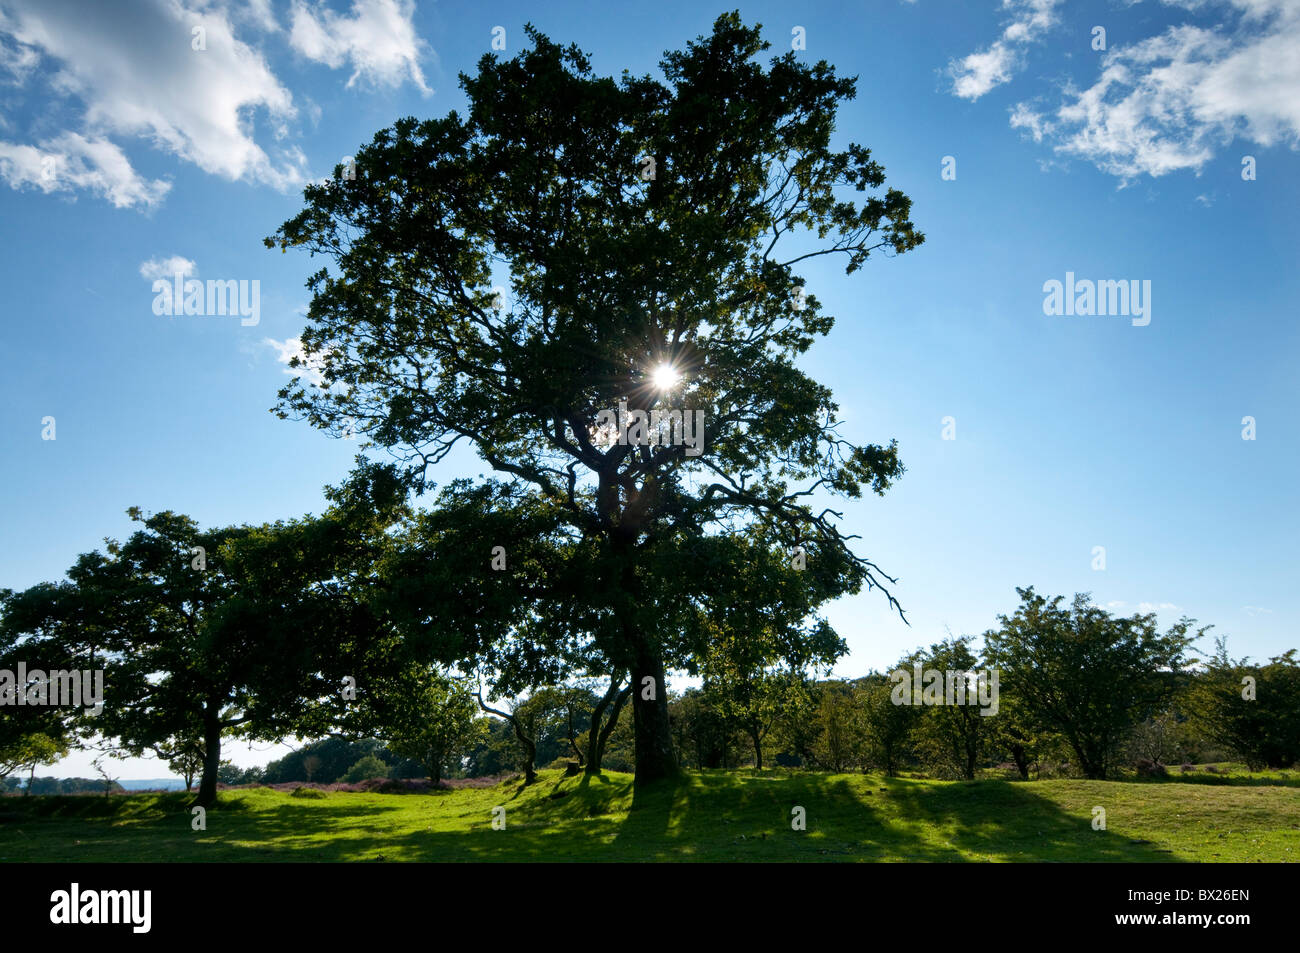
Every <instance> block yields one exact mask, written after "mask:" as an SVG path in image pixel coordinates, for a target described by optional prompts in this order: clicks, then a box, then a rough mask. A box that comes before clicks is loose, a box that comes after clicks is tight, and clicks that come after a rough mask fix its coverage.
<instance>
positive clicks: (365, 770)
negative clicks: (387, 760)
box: [343, 754, 388, 784]
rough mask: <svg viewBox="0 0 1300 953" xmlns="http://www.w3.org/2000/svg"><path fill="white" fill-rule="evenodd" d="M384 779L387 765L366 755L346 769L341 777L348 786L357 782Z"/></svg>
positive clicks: (370, 755)
mask: <svg viewBox="0 0 1300 953" xmlns="http://www.w3.org/2000/svg"><path fill="white" fill-rule="evenodd" d="M386 777H388V765H386V764H384V762H383V760H382V759H381V758H379V757H377V756H376V755H373V754H368V755H366V756H365V757H363V758H360V759H359V760H358V761H357V762H356V764H354V765H352V767H350V768H348V770H347V771H346V772H345V773H344V775H343V780H344V782H346V783H348V784H356V783H357V782H358V781H369V780H370V779H371V778H386Z"/></svg>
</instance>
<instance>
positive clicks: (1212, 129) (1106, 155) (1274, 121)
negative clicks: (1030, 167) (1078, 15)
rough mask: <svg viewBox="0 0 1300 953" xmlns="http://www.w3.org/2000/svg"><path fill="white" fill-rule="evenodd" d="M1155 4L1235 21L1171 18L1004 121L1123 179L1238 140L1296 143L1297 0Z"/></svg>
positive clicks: (1207, 155)
mask: <svg viewBox="0 0 1300 953" xmlns="http://www.w3.org/2000/svg"><path fill="white" fill-rule="evenodd" d="M1165 3H1166V5H1167V6H1177V7H1183V8H1186V9H1197V10H1199V11H1200V12H1201V13H1202V14H1204V13H1205V11H1206V10H1207V9H1217V10H1219V11H1221V12H1223V13H1225V14H1227V15H1228V19H1234V18H1235V20H1236V22H1235V24H1225V23H1220V24H1217V25H1214V26H1208V27H1207V26H1198V25H1192V24H1180V25H1177V26H1172V27H1170V28H1169V29H1167V30H1166V31H1165V32H1164V33H1162V34H1160V35H1158V36H1152V37H1148V38H1145V39H1142V40H1139V41H1138V42H1136V43H1133V44H1131V45H1127V46H1123V47H1118V48H1115V49H1113V50H1111V51H1110V52H1109V53H1107V54H1106V55H1105V56H1104V57H1102V59H1101V62H1100V72H1099V75H1098V77H1097V79H1096V80H1095V82H1093V84H1092V85H1091V86H1089V87H1087V88H1086V89H1082V90H1079V89H1076V88H1074V87H1070V86H1067V87H1066V88H1065V89H1064V90H1063V91H1062V96H1061V101H1060V103H1059V104H1058V105H1057V106H1056V107H1055V108H1054V109H1050V108H1049V109H1047V110H1039V109H1034V108H1032V107H1031V106H1030V105H1028V104H1027V103H1019V104H1017V106H1016V107H1015V108H1014V109H1013V110H1012V113H1011V125H1012V126H1013V127H1014V128H1019V129H1023V130H1025V131H1026V133H1027V134H1028V135H1029V136H1031V137H1032V138H1033V139H1034V141H1035V142H1042V141H1045V140H1046V141H1047V142H1049V143H1050V145H1051V146H1052V148H1053V149H1054V151H1056V152H1057V153H1058V154H1061V155H1064V156H1068V157H1076V158H1080V159H1084V160H1086V161H1089V162H1092V163H1093V164H1095V165H1096V166H1097V167H1098V168H1100V169H1102V170H1103V171H1105V172H1108V173H1111V174H1113V175H1115V176H1118V177H1120V178H1122V179H1124V180H1126V181H1127V180H1129V179H1132V178H1134V177H1137V176H1139V175H1144V174H1145V175H1150V176H1153V177H1154V176H1161V175H1165V174H1167V173H1170V172H1175V171H1179V170H1194V171H1195V170H1199V169H1200V168H1201V167H1203V166H1204V165H1205V164H1206V163H1207V162H1209V161H1210V160H1211V159H1212V158H1213V157H1214V156H1215V154H1216V153H1217V152H1218V151H1219V150H1220V149H1222V148H1223V147H1225V146H1227V145H1228V144H1229V143H1231V142H1233V141H1234V140H1238V139H1240V140H1244V141H1246V142H1248V143H1253V144H1255V145H1258V146H1261V147H1269V146H1273V145H1277V144H1285V145H1289V146H1291V147H1292V148H1296V147H1297V146H1298V145H1300V54H1298V53H1297V51H1298V50H1300V3H1298V2H1296V0H1165ZM1234 15H1235V17H1234Z"/></svg>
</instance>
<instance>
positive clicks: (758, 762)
mask: <svg viewBox="0 0 1300 953" xmlns="http://www.w3.org/2000/svg"><path fill="white" fill-rule="evenodd" d="M749 737H750V738H751V739H753V742H754V767H755V768H757V769H758V770H759V771H762V770H763V739H762V738H760V737H759V736H758V727H757V726H751V727H750V729H749Z"/></svg>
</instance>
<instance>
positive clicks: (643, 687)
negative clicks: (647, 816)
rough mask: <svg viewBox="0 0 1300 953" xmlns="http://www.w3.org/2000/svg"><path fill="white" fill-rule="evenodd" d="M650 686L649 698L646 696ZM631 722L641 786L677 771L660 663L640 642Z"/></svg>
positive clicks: (662, 668)
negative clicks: (651, 694)
mask: <svg viewBox="0 0 1300 953" xmlns="http://www.w3.org/2000/svg"><path fill="white" fill-rule="evenodd" d="M651 686H653V689H654V691H653V696H654V697H653V698H647V697H646V696H647V694H648V693H650V689H651ZM631 688H632V724H633V726H634V729H635V732H636V777H635V778H634V780H633V784H635V785H636V786H637V787H641V786H643V785H646V784H651V783H653V782H655V781H660V780H662V779H664V778H671V777H674V776H675V775H676V774H677V759H676V758H675V757H674V756H673V739H672V731H671V729H670V727H669V723H668V692H667V688H666V686H665V685H664V663H663V659H662V658H660V656H659V654H658V653H656V652H652V651H651V650H650V649H649V648H648V647H647V646H646V645H645V644H644V643H642V644H640V645H638V646H637V650H636V659H635V661H634V662H633V663H632V685H631Z"/></svg>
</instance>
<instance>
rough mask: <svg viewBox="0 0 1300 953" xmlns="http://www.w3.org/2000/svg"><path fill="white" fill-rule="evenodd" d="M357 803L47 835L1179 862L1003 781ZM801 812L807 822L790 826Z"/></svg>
mask: <svg viewBox="0 0 1300 953" xmlns="http://www.w3.org/2000/svg"><path fill="white" fill-rule="evenodd" d="M512 795H513V796H512ZM355 797H356V798H357V799H356V800H354V799H353V798H354V796H352V795H333V796H331V797H330V798H328V799H326V800H306V799H304V800H303V801H301V803H291V802H285V801H274V802H266V803H262V804H258V803H256V802H255V801H254V802H252V803H241V802H240V801H233V802H230V803H228V804H221V803H219V804H218V805H217V807H216V808H214V809H213V810H210V811H209V812H208V818H207V821H208V824H207V830H206V831H201V832H191V830H190V825H189V817H188V810H186V811H184V812H183V813H181V812H174V811H173V812H168V813H167V814H166V815H164V816H158V817H155V818H151V819H147V820H146V819H144V818H141V820H140V822H139V823H134V822H133V823H130V824H121V823H117V822H113V821H110V820H108V819H104V820H100V819H91V818H85V819H82V818H69V819H68V820H67V822H64V823H57V824H55V825H54V826H52V827H50V828H48V829H47V831H46V833H47V834H50V835H54V836H56V837H58V838H59V839H60V840H62V839H64V838H71V837H73V836H75V837H77V838H78V839H80V840H82V846H80V847H78V848H77V850H75V851H74V850H71V849H69V850H68V851H67V852H66V853H67V855H68V859H82V860H153V861H157V860H177V861H208V862H222V861H314V862H334V861H381V860H382V861H519V862H529V861H624V862H644V861H721V862H730V861H741V862H755V861H757V862H790V861H878V860H889V861H898V860H910V861H949V862H963V861H972V860H976V861H979V860H1000V861H1094V862H1153V861H1154V862H1170V861H1175V860H1178V858H1177V857H1175V856H1174V855H1173V854H1172V853H1170V852H1166V851H1163V850H1161V849H1160V848H1159V846H1158V845H1155V844H1150V843H1147V842H1142V841H1135V840H1133V839H1131V838H1129V837H1126V836H1124V835H1123V834H1120V833H1118V832H1107V831H1094V830H1093V829H1092V826H1091V820H1092V818H1091V814H1090V813H1087V814H1085V813H1080V814H1074V813H1070V812H1067V811H1065V810H1063V809H1062V808H1061V807H1060V806H1059V805H1058V804H1056V803H1054V802H1053V801H1051V800H1049V799H1048V798H1047V797H1045V796H1041V795H1039V794H1037V793H1035V792H1034V790H1033V785H1032V784H1023V783H1011V782H1005V781H979V782H973V783H950V784H934V783H923V782H912V781H906V780H900V779H880V778H876V777H873V776H861V775H819V774H812V773H802V772H801V773H795V774H786V773H777V772H772V773H771V774H751V775H739V774H736V773H734V772H723V771H718V772H708V771H704V772H687V773H684V774H683V775H682V776H681V777H679V778H676V779H672V780H666V781H663V782H660V783H657V784H654V785H649V786H646V787H643V788H640V789H634V788H633V785H632V779H631V776H630V775H625V774H607V775H599V776H596V777H594V778H589V777H585V776H583V777H578V778H561V779H559V780H558V781H556V780H554V779H553V778H551V777H549V776H544V777H543V778H542V779H541V781H539V783H538V784H536V785H532V786H530V788H529V789H528V790H527V791H522V790H515V788H514V786H513V785H510V786H504V785H503V786H501V787H498V788H488V789H482V793H481V795H480V796H478V797H476V798H466V799H463V800H461V799H458V800H455V801H453V800H449V799H448V798H446V797H445V796H436V797H431V796H425V795H418V794H411V795H383V796H382V800H375V798H377V797H381V796H369V795H367V796H361V795H358V796H355ZM361 797H365V798H366V800H364V801H363V800H361V799H360V798H361ZM496 806H504V807H506V809H507V810H506V824H505V827H504V829H500V830H498V829H494V827H493V825H492V818H493V810H494V808H495V807H496ZM800 809H801V810H800ZM800 817H802V818H804V819H805V821H806V829H804V830H795V829H793V828H792V822H793V821H795V820H797V819H798V818H800ZM88 837H93V845H88V844H87V842H86V840H85V839H86V838H88ZM86 846H92V849H90V850H89V851H87V850H86V849H85V848H86ZM61 853H62V852H61ZM13 859H18V858H13Z"/></svg>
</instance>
